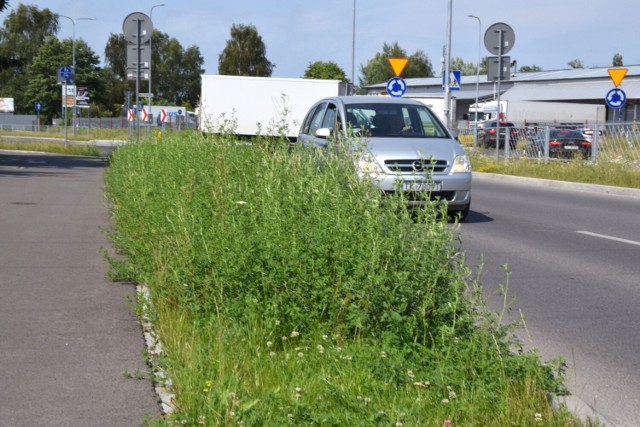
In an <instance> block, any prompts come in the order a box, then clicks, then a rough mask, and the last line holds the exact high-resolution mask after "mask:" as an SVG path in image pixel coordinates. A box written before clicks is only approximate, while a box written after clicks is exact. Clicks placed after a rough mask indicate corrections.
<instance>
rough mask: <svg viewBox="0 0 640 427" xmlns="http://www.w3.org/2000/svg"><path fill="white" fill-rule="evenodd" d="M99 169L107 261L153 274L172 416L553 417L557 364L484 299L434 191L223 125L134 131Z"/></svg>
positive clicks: (319, 419)
mask: <svg viewBox="0 0 640 427" xmlns="http://www.w3.org/2000/svg"><path fill="white" fill-rule="evenodd" d="M105 183H106V188H107V196H108V199H109V202H110V207H111V216H112V224H113V227H112V230H111V231H110V237H111V240H112V241H113V242H114V245H115V247H116V249H117V250H118V251H119V252H120V254H121V255H123V257H122V258H123V259H120V258H115V257H114V258H112V259H111V266H112V275H113V277H117V278H119V279H127V280H132V281H135V282H138V283H145V284H147V285H148V286H149V288H150V294H151V298H152V303H153V306H154V307H155V313H154V315H153V316H154V319H155V322H156V324H157V327H158V329H159V334H160V336H161V338H162V340H163V342H164V344H165V349H166V352H167V357H166V359H165V361H164V363H165V364H166V366H167V368H168V369H169V371H170V372H171V377H172V382H173V383H174V386H175V388H176V394H177V402H178V403H177V405H178V409H179V411H178V413H177V414H175V415H174V416H173V420H174V421H176V422H181V423H184V424H208V425H224V424H236V423H237V422H240V421H242V422H243V423H246V425H254V424H261V423H264V424H265V425H283V424H290V423H293V424H300V423H303V424H304V423H319V424H325V425H354V424H358V423H360V424H367V425H375V424H389V423H392V424H393V423H398V422H401V421H402V422H406V423H407V424H406V425H425V424H426V425H429V424H430V425H442V423H443V420H445V419H449V420H453V421H454V422H456V423H459V422H460V423H461V422H471V421H473V422H476V423H478V424H477V425H491V423H492V421H495V420H499V421H498V424H494V425H503V424H504V422H507V421H506V420H510V421H509V422H511V421H512V420H514V419H516V420H520V421H522V420H525V419H526V420H533V419H534V413H537V412H540V411H542V412H544V414H545V416H552V415H550V414H552V411H551V409H550V405H549V401H548V398H549V396H550V395H551V393H553V392H556V391H557V390H558V388H559V387H558V384H559V383H561V381H562V370H561V365H560V364H556V365H551V366H545V365H542V364H541V363H539V361H538V359H537V356H536V355H535V354H534V353H525V352H524V351H522V348H521V347H519V346H518V345H517V342H515V341H514V340H513V335H512V332H513V331H512V329H511V328H510V327H505V326H503V325H500V322H499V319H498V318H496V317H493V316H491V315H490V314H488V313H486V312H485V311H484V310H485V309H484V308H483V303H482V297H481V293H482V292H481V287H480V285H479V284H478V283H477V281H476V280H475V278H473V277H471V273H470V269H469V268H468V267H467V266H466V265H465V260H464V256H463V255H462V254H461V253H460V252H459V250H458V241H457V239H458V236H457V234H456V228H455V227H452V226H451V225H450V224H448V223H447V220H446V217H447V216H446V206H436V205H432V206H429V207H427V208H425V209H423V210H420V211H419V212H417V213H416V212H409V211H407V209H406V208H405V205H404V203H403V200H402V199H401V196H395V197H390V198H385V199H384V200H381V197H380V194H378V191H377V190H376V189H375V187H374V186H372V185H370V184H369V183H367V182H366V181H363V180H359V179H358V178H357V176H356V173H355V170H354V166H353V161H352V160H351V159H349V158H348V157H347V156H340V157H338V156H332V155H328V154H326V153H324V152H316V151H314V150H304V149H294V150H290V149H289V147H288V144H285V143H268V144H265V143H258V144H252V143H250V142H246V141H245V142H239V141H236V140H235V139H234V138H233V137H230V136H229V135H226V136H222V137H214V138H200V137H196V136H193V137H192V138H191V139H168V140H165V141H162V142H153V141H144V142H141V143H138V144H129V145H128V146H126V147H123V148H120V149H118V150H117V151H116V152H115V153H114V154H113V156H112V159H111V167H110V168H109V170H108V171H107V172H106V174H105ZM352 362H353V363H352ZM295 384H297V386H296V385H295ZM298 388H299V389H300V390H298ZM303 388H304V392H302V389H303ZM229 390H231V393H233V398H232V399H230V398H229V396H230V391H229ZM362 396H365V397H362ZM445 401H446V402H445ZM514 401H515V403H514ZM449 403H451V405H449ZM515 407H517V408H518V409H517V410H515V409H514V408H515ZM514 410H515V411H516V412H517V413H518V415H517V416H516V417H513V416H512V415H511V412H512V411H514ZM518 417H524V418H518ZM294 421H295V422H294ZM526 424H528V423H527V422H516V423H515V425H526ZM558 425H561V424H558Z"/></svg>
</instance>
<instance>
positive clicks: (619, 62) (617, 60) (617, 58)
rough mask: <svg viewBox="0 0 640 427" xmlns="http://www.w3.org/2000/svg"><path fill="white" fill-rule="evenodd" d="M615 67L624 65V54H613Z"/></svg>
mask: <svg viewBox="0 0 640 427" xmlns="http://www.w3.org/2000/svg"><path fill="white" fill-rule="evenodd" d="M611 65H613V66H614V67H622V66H623V65H624V64H623V62H622V55H620V54H619V53H616V54H615V55H613V59H612V64H611Z"/></svg>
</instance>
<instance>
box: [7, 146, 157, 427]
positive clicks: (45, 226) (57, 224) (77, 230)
mask: <svg viewBox="0 0 640 427" xmlns="http://www.w3.org/2000/svg"><path fill="white" fill-rule="evenodd" d="M105 167H106V163H105V162H104V161H103V159H99V158H86V157H72V156H59V155H50V154H40V153H20V152H12V151H0V425H2V426H5V427H8V426H109V427H112V426H138V425H140V424H142V422H143V421H144V419H145V417H149V418H151V419H155V418H157V417H159V416H160V407H159V404H158V398H157V396H156V395H155V393H154V390H153V386H152V383H151V381H150V380H149V379H135V377H136V374H137V373H144V374H145V378H146V377H148V375H147V374H146V371H147V367H146V365H145V364H144V361H143V354H144V339H143V336H142V331H141V327H140V325H139V322H138V320H137V318H136V317H135V315H134V314H133V312H132V309H131V308H130V306H129V303H128V297H130V296H133V295H134V292H135V288H134V286H133V285H131V284H123V283H111V282H109V281H108V280H107V279H106V278H105V272H106V271H107V265H106V262H105V261H104V260H103V257H102V255H101V248H103V247H107V246H108V241H107V240H106V238H105V236H104V235H103V233H102V231H101V228H102V227H105V226H107V224H108V211H107V207H106V204H105V200H104V197H103V193H102V173H103V171H104V168H105ZM132 298H135V297H132ZM126 373H129V374H131V377H128V376H127V375H125V374H126Z"/></svg>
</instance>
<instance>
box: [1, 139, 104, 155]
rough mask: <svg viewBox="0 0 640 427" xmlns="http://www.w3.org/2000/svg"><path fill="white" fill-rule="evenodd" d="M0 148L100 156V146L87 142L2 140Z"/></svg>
mask: <svg viewBox="0 0 640 427" xmlns="http://www.w3.org/2000/svg"><path fill="white" fill-rule="evenodd" d="M0 150H20V151H38V152H45V153H57V154H70V155H74V156H100V155H101V153H100V150H99V149H98V147H96V146H93V145H86V144H82V145H81V144H66V145H65V144H64V143H63V142H22V141H21V142H10V141H0Z"/></svg>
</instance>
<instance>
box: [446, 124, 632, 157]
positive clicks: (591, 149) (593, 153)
mask: <svg viewBox="0 0 640 427" xmlns="http://www.w3.org/2000/svg"><path fill="white" fill-rule="evenodd" d="M557 129H562V130H575V131H578V132H581V133H582V136H583V139H584V141H589V144H586V143H582V144H580V143H579V144H578V146H577V148H576V147H569V146H567V147H566V149H565V147H563V146H562V145H561V144H562V142H560V143H559V144H558V145H555V144H554V145H552V144H549V141H550V140H552V139H553V138H551V135H552V132H553V131H555V130H557ZM505 130H506V132H505V131H504V130H502V129H501V132H500V139H499V144H498V146H497V147H496V145H497V144H496V142H495V139H493V140H491V141H489V142H485V138H484V133H483V132H482V130H481V131H479V132H478V140H477V141H474V132H473V129H466V128H465V129H459V130H458V138H459V139H460V141H461V142H462V143H463V145H465V146H473V147H477V148H478V149H480V150H484V151H485V153H486V154H495V155H496V157H500V158H502V159H505V158H506V159H508V158H538V159H545V160H549V159H552V160H553V159H559V160H566V159H570V158H582V159H584V160H586V161H592V162H615V163H623V164H629V165H634V166H637V167H640V124H639V123H635V122H632V123H606V124H593V125H592V126H590V127H589V128H585V127H581V126H575V125H543V126H515V127H513V128H511V127H508V128H505ZM553 133H555V132H553ZM494 138H495V137H494ZM545 141H546V143H545Z"/></svg>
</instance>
